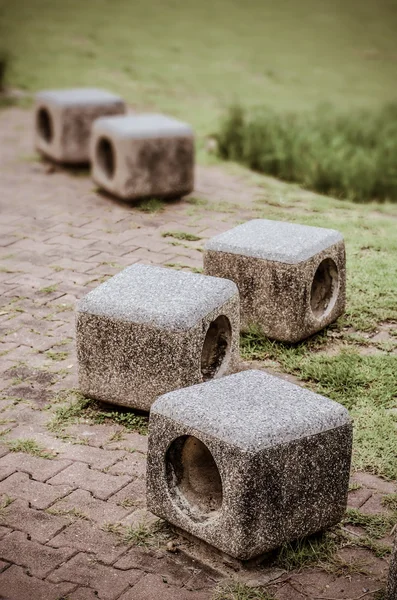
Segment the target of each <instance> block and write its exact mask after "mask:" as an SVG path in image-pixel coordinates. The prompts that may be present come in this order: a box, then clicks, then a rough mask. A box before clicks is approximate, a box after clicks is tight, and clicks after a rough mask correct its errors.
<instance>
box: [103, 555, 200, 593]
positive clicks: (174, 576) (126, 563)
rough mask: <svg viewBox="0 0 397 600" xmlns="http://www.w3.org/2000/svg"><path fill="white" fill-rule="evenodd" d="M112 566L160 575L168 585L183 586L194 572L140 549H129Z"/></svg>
mask: <svg viewBox="0 0 397 600" xmlns="http://www.w3.org/2000/svg"><path fill="white" fill-rule="evenodd" d="M114 566H115V567H116V568H117V569H121V570H126V569H141V570H143V571H147V572H149V573H155V574H157V575H161V576H162V578H163V581H164V582H165V583H168V585H179V586H183V585H184V584H186V583H187V582H188V581H190V580H191V579H192V577H193V576H194V574H195V570H194V569H193V568H192V567H190V568H189V567H188V566H187V565H184V564H182V563H181V562H180V561H179V560H178V559H177V558H175V560H173V559H171V558H170V557H168V556H164V555H163V554H160V553H159V552H155V551H148V552H147V551H146V552H145V551H144V550H143V549H142V548H136V547H135V548H131V549H130V550H129V551H128V553H127V554H125V555H124V556H122V557H121V558H120V559H119V560H118V561H117V562H116V563H115V564H114Z"/></svg>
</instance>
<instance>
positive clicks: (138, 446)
mask: <svg viewBox="0 0 397 600" xmlns="http://www.w3.org/2000/svg"><path fill="white" fill-rule="evenodd" d="M147 442H148V438H147V436H146V435H140V434H139V433H135V432H133V433H123V437H122V439H121V440H120V441H118V442H109V443H108V444H106V448H109V450H112V449H115V450H123V449H125V450H129V451H130V452H135V451H136V452H142V453H143V454H146V453H147Z"/></svg>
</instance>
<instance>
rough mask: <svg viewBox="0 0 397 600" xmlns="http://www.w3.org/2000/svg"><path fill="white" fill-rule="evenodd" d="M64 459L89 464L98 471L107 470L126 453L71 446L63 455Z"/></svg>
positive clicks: (78, 445)
mask: <svg viewBox="0 0 397 600" xmlns="http://www.w3.org/2000/svg"><path fill="white" fill-rule="evenodd" d="M61 456H62V458H67V459H69V460H76V461H80V462H83V463H87V464H89V465H91V466H92V467H95V468H96V469H106V468H107V467H110V466H111V465H113V464H114V463H115V462H116V461H118V460H120V459H122V458H123V457H124V456H125V452H122V451H117V450H114V451H112V452H107V451H106V450H102V449H101V448H93V447H91V446H90V447H87V446H85V445H81V444H69V445H68V446H67V447H65V448H64V450H63V451H62V454H61Z"/></svg>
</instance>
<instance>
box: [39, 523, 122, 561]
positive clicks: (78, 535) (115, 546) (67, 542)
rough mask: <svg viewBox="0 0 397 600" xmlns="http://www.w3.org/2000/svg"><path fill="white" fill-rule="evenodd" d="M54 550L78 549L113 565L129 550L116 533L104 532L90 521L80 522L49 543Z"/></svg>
mask: <svg viewBox="0 0 397 600" xmlns="http://www.w3.org/2000/svg"><path fill="white" fill-rule="evenodd" d="M48 544H49V545H50V546H53V547H54V548H63V547H65V546H66V547H69V548H76V549H77V550H81V551H82V552H89V553H92V554H95V556H96V558H97V559H98V560H100V561H101V562H103V563H105V564H109V565H111V564H112V563H114V562H115V561H116V560H117V558H118V557H119V556H121V555H122V554H123V552H125V551H126V550H127V549H128V546H126V545H125V544H122V543H121V542H120V540H119V538H118V537H117V536H116V535H115V534H114V533H109V532H107V531H102V530H101V529H98V527H97V526H96V525H95V524H93V523H90V522H89V521H84V520H78V521H76V522H75V523H73V524H72V525H70V526H69V527H67V528H66V529H64V530H63V531H62V532H61V533H59V534H58V535H57V536H56V537H54V538H53V539H52V540H50V541H49V542H48Z"/></svg>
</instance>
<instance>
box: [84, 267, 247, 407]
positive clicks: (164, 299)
mask: <svg viewBox="0 0 397 600" xmlns="http://www.w3.org/2000/svg"><path fill="white" fill-rule="evenodd" d="M239 310H240V309H239V297H238V290H237V287H236V286H235V284H234V283H233V282H231V281H226V280H223V279H218V278H216V277H206V276H205V275H201V274H197V273H189V272H182V271H174V270H172V269H166V268H163V267H153V266H149V265H142V264H136V265H133V266H131V267H128V268H127V269H124V270H123V271H121V272H120V273H118V274H117V275H115V276H114V277H112V278H111V279H109V280H108V281H106V282H105V283H103V284H102V285H100V286H98V287H97V288H96V289H94V290H93V291H92V292H90V293H89V294H88V295H87V296H85V297H84V298H83V299H82V300H81V301H80V303H79V305H78V308H77V355H78V365H79V384H80V389H81V391H82V392H83V394H85V395H87V396H89V397H92V398H96V399H97V400H103V401H105V402H110V403H113V404H119V405H124V406H129V407H132V408H136V409H141V410H149V409H150V406H151V404H152V402H153V401H154V400H155V399H156V398H157V397H158V396H159V395H161V394H164V393H165V392H168V391H170V390H174V389H176V388H180V387H184V386H188V385H192V384H194V383H199V382H202V381H205V380H207V379H211V378H212V377H220V376H222V375H223V374H225V373H227V372H229V371H230V370H231V369H234V368H235V366H236V362H237V361H238V357H239Z"/></svg>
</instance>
